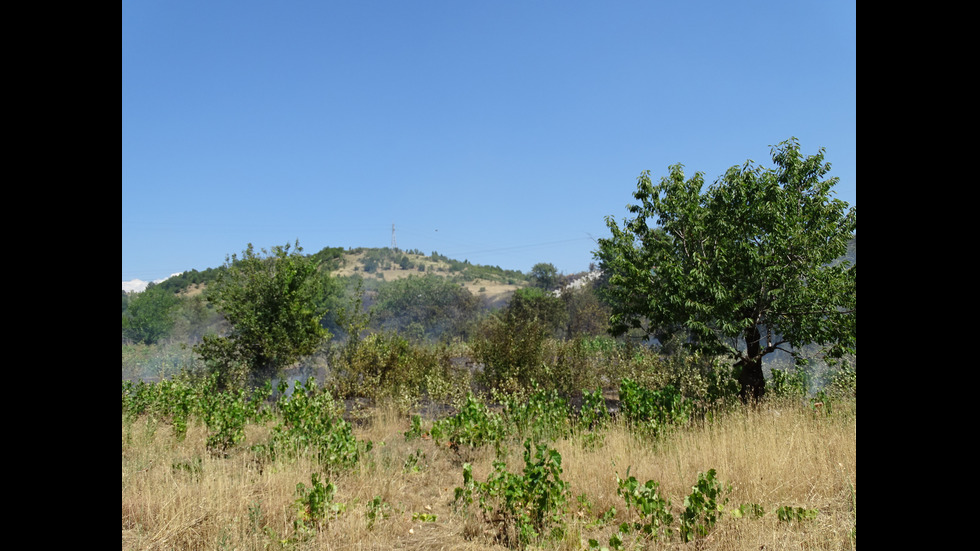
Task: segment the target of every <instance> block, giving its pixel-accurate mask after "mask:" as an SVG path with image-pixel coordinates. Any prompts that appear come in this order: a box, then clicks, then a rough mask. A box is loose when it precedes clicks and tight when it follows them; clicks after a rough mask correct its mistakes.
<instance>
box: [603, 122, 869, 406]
mask: <svg viewBox="0 0 980 551" xmlns="http://www.w3.org/2000/svg"><path fill="white" fill-rule="evenodd" d="M772 159H773V161H774V163H775V165H776V168H775V169H766V168H762V167H758V166H754V165H753V163H752V161H748V162H746V163H745V165H743V166H741V167H737V166H736V167H732V168H730V169H729V170H728V171H727V172H726V173H725V175H724V176H723V177H722V178H720V179H719V180H718V181H717V182H715V184H714V185H713V186H711V187H709V188H708V190H707V191H706V192H704V193H702V191H701V188H702V186H703V184H704V180H703V174H702V173H697V174H695V175H694V177H693V178H691V179H689V180H685V177H684V171H683V166H682V165H679V164H678V165H674V166H671V167H670V175H669V176H667V177H665V178H662V179H661V182H660V184H659V185H656V186H655V185H653V183H652V182H651V180H650V173H649V171H646V172H643V173H642V174H641V175H640V177H639V179H638V184H637V191H636V192H635V193H634V194H633V196H634V197H635V198H636V199H637V200H639V201H640V203H639V204H637V205H630V206H629V207H628V210H629V212H630V213H632V214H633V215H635V217H634V218H632V219H627V220H625V221H624V225H623V227H622V228H620V226H619V225H618V224H617V223H616V222H615V220H614V219H613V218H612V217H607V218H606V223H607V225H608V227H609V229H610V230H611V232H612V237H610V238H606V239H600V240H599V250H598V251H596V253H595V255H596V258H597V259H598V260H599V261H600V263H601V267H602V270H603V272H604V274H608V281H607V283H606V285H604V286H603V289H604V292H605V293H606V294H607V296H608V298H609V301H610V303H611V304H612V306H613V315H612V318H611V323H612V326H613V332H614V334H617V335H619V334H623V333H625V332H626V331H627V330H630V329H634V330H639V331H640V333H641V334H643V335H645V336H646V337H647V338H649V337H650V335H651V334H652V333H654V332H663V334H667V335H669V334H671V333H674V332H677V331H685V332H687V334H688V339H687V343H686V344H687V345H688V346H692V347H696V348H699V349H702V350H704V351H707V352H709V353H713V354H717V353H722V352H724V353H727V354H729V355H730V356H731V357H732V358H734V359H735V360H736V361H737V363H736V366H737V369H738V370H739V383H740V384H741V387H742V389H741V396H742V399H743V400H745V401H748V400H750V399H755V400H758V399H759V398H761V397H762V396H763V395H764V393H765V378H764V376H763V371H762V358H763V357H764V356H765V355H767V354H769V353H772V352H774V351H776V350H784V348H783V347H784V346H786V345H788V346H790V347H792V348H793V349H796V348H799V347H802V346H804V345H808V344H811V343H816V344H818V345H821V346H824V347H825V349H826V351H827V353H828V354H829V355H830V356H831V357H837V356H841V355H843V354H844V353H848V352H856V345H857V341H856V317H857V267H856V266H854V265H851V264H849V263H847V262H841V261H840V258H841V257H843V256H844V254H845V253H846V252H847V243H848V241H849V240H850V239H851V238H853V237H855V235H856V231H857V211H856V209H855V208H854V207H851V208H848V205H847V203H845V202H843V201H841V200H838V199H833V198H831V195H832V191H831V189H832V188H833V186H834V185H835V184H836V183H837V181H838V179H837V178H829V179H823V178H824V176H825V175H826V174H827V172H828V171H829V170H830V164H829V163H825V162H824V150H823V149H821V150H820V152H819V153H818V154H817V155H814V156H807V157H804V156H803V155H801V154H800V148H799V144H798V143H797V142H796V140H795V139H791V140H789V141H786V142H783V143H781V144H779V145H778V146H774V147H773V148H772ZM786 351H787V352H790V353H791V354H794V356H795V351H794V350H792V349H790V350H786Z"/></svg>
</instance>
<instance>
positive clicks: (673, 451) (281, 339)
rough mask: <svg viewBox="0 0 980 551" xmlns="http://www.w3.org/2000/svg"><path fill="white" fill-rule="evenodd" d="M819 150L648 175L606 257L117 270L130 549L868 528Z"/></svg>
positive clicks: (275, 260) (254, 258)
mask: <svg viewBox="0 0 980 551" xmlns="http://www.w3.org/2000/svg"><path fill="white" fill-rule="evenodd" d="M823 155H824V152H823V150H820V151H819V152H818V153H817V154H815V155H803V154H802V153H801V152H800V148H799V144H798V143H796V141H795V140H789V141H787V142H783V143H781V144H779V145H778V146H775V147H773V149H772V158H773V163H774V165H775V167H774V168H768V167H762V166H757V165H755V164H754V163H752V162H747V163H745V164H743V165H739V166H734V167H732V168H731V169H730V170H729V171H728V172H726V173H725V175H724V176H722V177H721V178H719V179H718V180H717V181H716V182H715V183H714V184H712V185H710V186H706V185H705V183H704V181H703V177H702V175H701V174H700V173H695V174H694V175H693V176H688V175H686V174H685V173H684V171H683V167H682V166H681V165H674V166H672V167H670V169H669V174H668V175H667V176H664V177H662V178H661V179H660V181H659V182H658V183H657V182H654V180H653V179H652V178H651V175H650V173H649V172H643V173H641V174H640V176H639V178H638V179H637V183H636V191H635V192H634V193H633V197H634V199H635V200H636V203H635V204H632V205H629V206H628V207H627V212H628V216H627V217H626V218H625V219H622V220H617V219H616V218H614V217H613V216H609V217H607V219H606V221H607V225H608V227H609V230H610V236H609V237H607V238H603V239H600V240H599V241H598V250H597V251H595V259H596V260H597V270H595V271H594V272H590V273H589V274H588V277H583V276H584V274H569V275H566V274H561V273H559V272H558V271H557V270H556V269H555V267H554V266H553V265H551V264H549V263H547V262H541V263H538V264H536V265H534V267H533V268H532V270H531V271H530V273H528V274H524V273H521V272H519V271H512V270H505V269H502V268H500V267H497V266H489V267H488V266H478V265H473V264H471V263H470V262H469V261H467V260H465V259H464V260H463V261H458V260H453V259H449V258H446V257H445V256H443V255H440V254H438V253H437V252H432V253H430V254H424V253H422V252H421V251H417V250H411V251H403V250H400V249H396V248H375V249H367V248H359V249H347V250H344V249H340V248H331V247H327V248H324V249H322V250H320V251H317V252H315V253H312V254H308V253H307V252H306V251H304V250H303V248H302V247H301V246H300V244H299V242H298V241H296V242H295V243H294V244H288V243H287V244H285V245H274V246H272V247H271V248H268V249H266V248H256V247H255V246H253V244H250V243H249V244H246V245H245V247H244V248H243V250H242V251H241V252H235V253H231V254H229V256H228V257H226V259H225V262H224V264H223V265H222V266H220V267H216V268H209V269H207V270H204V271H200V272H199V271H196V270H191V271H189V272H185V273H183V274H181V275H179V276H175V277H174V278H171V279H169V280H166V281H164V282H161V283H159V284H153V285H150V286H148V287H147V288H146V290H144V291H142V292H139V293H126V292H124V293H123V297H122V299H123V304H122V431H123V450H122V456H123V460H122V469H123V515H122V516H123V548H124V549H149V548H158V547H160V546H165V547H175V548H188V549H211V548H219V547H220V548H236V549H269V548H275V549H319V548H349V547H356V546H359V545H361V544H362V543H366V544H367V546H368V547H370V548H378V549H388V548H454V549H457V548H458V549H491V548H492V549H498V548H501V547H504V548H509V549H528V548H535V549H584V548H587V549H681V548H685V549H686V548H692V549H761V548H766V549H790V548H793V549H797V548H807V549H854V548H855V547H856V399H857V372H856V359H857V335H856V323H857V321H856V320H857V289H856V285H857V237H856V230H857V212H856V209H855V208H854V207H851V206H849V205H846V204H844V203H843V202H840V201H838V200H836V199H834V198H833V197H832V193H831V191H832V188H833V186H834V184H835V183H836V180H835V179H834V178H826V177H825V175H826V173H827V171H828V170H829V164H828V163H826V161H825V160H824V156H823ZM774 451H778V456H776V455H774ZM692 546H693V547H692Z"/></svg>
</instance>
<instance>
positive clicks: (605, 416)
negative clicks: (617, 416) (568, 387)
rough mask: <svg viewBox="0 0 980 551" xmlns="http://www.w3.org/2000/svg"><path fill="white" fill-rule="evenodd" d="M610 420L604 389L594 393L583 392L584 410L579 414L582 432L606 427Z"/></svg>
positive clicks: (579, 426)
mask: <svg viewBox="0 0 980 551" xmlns="http://www.w3.org/2000/svg"><path fill="white" fill-rule="evenodd" d="M609 420H610V416H609V408H607V407H606V400H605V398H603V396H602V389H601V388H598V389H596V390H595V391H594V392H589V391H588V390H585V391H583V392H582V409H581V411H580V412H579V416H578V423H577V426H578V428H579V430H581V431H583V432H584V431H592V430H596V429H601V428H603V427H605V426H606V425H607V424H608V423H609Z"/></svg>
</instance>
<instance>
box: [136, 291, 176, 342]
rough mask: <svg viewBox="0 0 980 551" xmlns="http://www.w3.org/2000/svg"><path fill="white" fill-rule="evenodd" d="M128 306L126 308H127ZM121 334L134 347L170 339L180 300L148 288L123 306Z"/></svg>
mask: <svg viewBox="0 0 980 551" xmlns="http://www.w3.org/2000/svg"><path fill="white" fill-rule="evenodd" d="M127 302H128V304H127ZM123 305H124V309H123V316H122V334H123V336H124V337H126V338H127V339H130V340H132V341H133V342H137V343H144V344H153V343H155V342H157V341H158V340H160V339H162V338H164V337H166V336H168V335H170V331H171V330H172V329H173V327H174V323H175V321H176V320H175V318H174V313H175V311H176V309H177V307H178V306H179V305H180V299H179V298H177V297H176V296H175V295H174V294H173V293H172V292H169V291H167V290H166V289H164V288H163V287H160V286H157V285H154V284H152V283H151V284H149V285H148V286H147V287H146V290H144V291H143V292H141V293H135V294H134V295H133V296H132V297H130V298H129V300H128V301H124V302H123Z"/></svg>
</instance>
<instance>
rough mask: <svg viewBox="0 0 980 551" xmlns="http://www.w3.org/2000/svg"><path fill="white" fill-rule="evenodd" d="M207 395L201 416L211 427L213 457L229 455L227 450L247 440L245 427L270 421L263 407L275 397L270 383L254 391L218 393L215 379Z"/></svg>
mask: <svg viewBox="0 0 980 551" xmlns="http://www.w3.org/2000/svg"><path fill="white" fill-rule="evenodd" d="M210 380H211V381H212V383H211V384H210V385H209V386H210V388H209V389H208V391H207V392H205V393H203V394H202V395H201V407H200V416H201V417H202V418H203V420H204V424H205V425H207V427H208V437H207V448H208V450H209V451H210V452H211V453H212V454H216V455H221V454H226V453H227V451H228V449H230V448H232V447H234V446H235V445H237V444H239V443H241V442H243V441H244V440H245V426H246V425H247V424H248V423H250V422H254V421H257V420H262V419H265V418H267V417H268V415H267V414H266V413H265V412H264V408H263V405H264V404H265V402H266V400H267V399H268V398H269V396H270V395H271V394H272V387H271V385H270V384H269V383H266V384H265V386H263V387H261V388H257V389H254V390H253V391H252V392H251V394H249V393H246V391H245V390H244V389H237V390H228V391H225V392H217V391H216V390H217V389H216V386H217V385H216V384H214V382H213V381H214V377H212V378H211V379H210Z"/></svg>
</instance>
